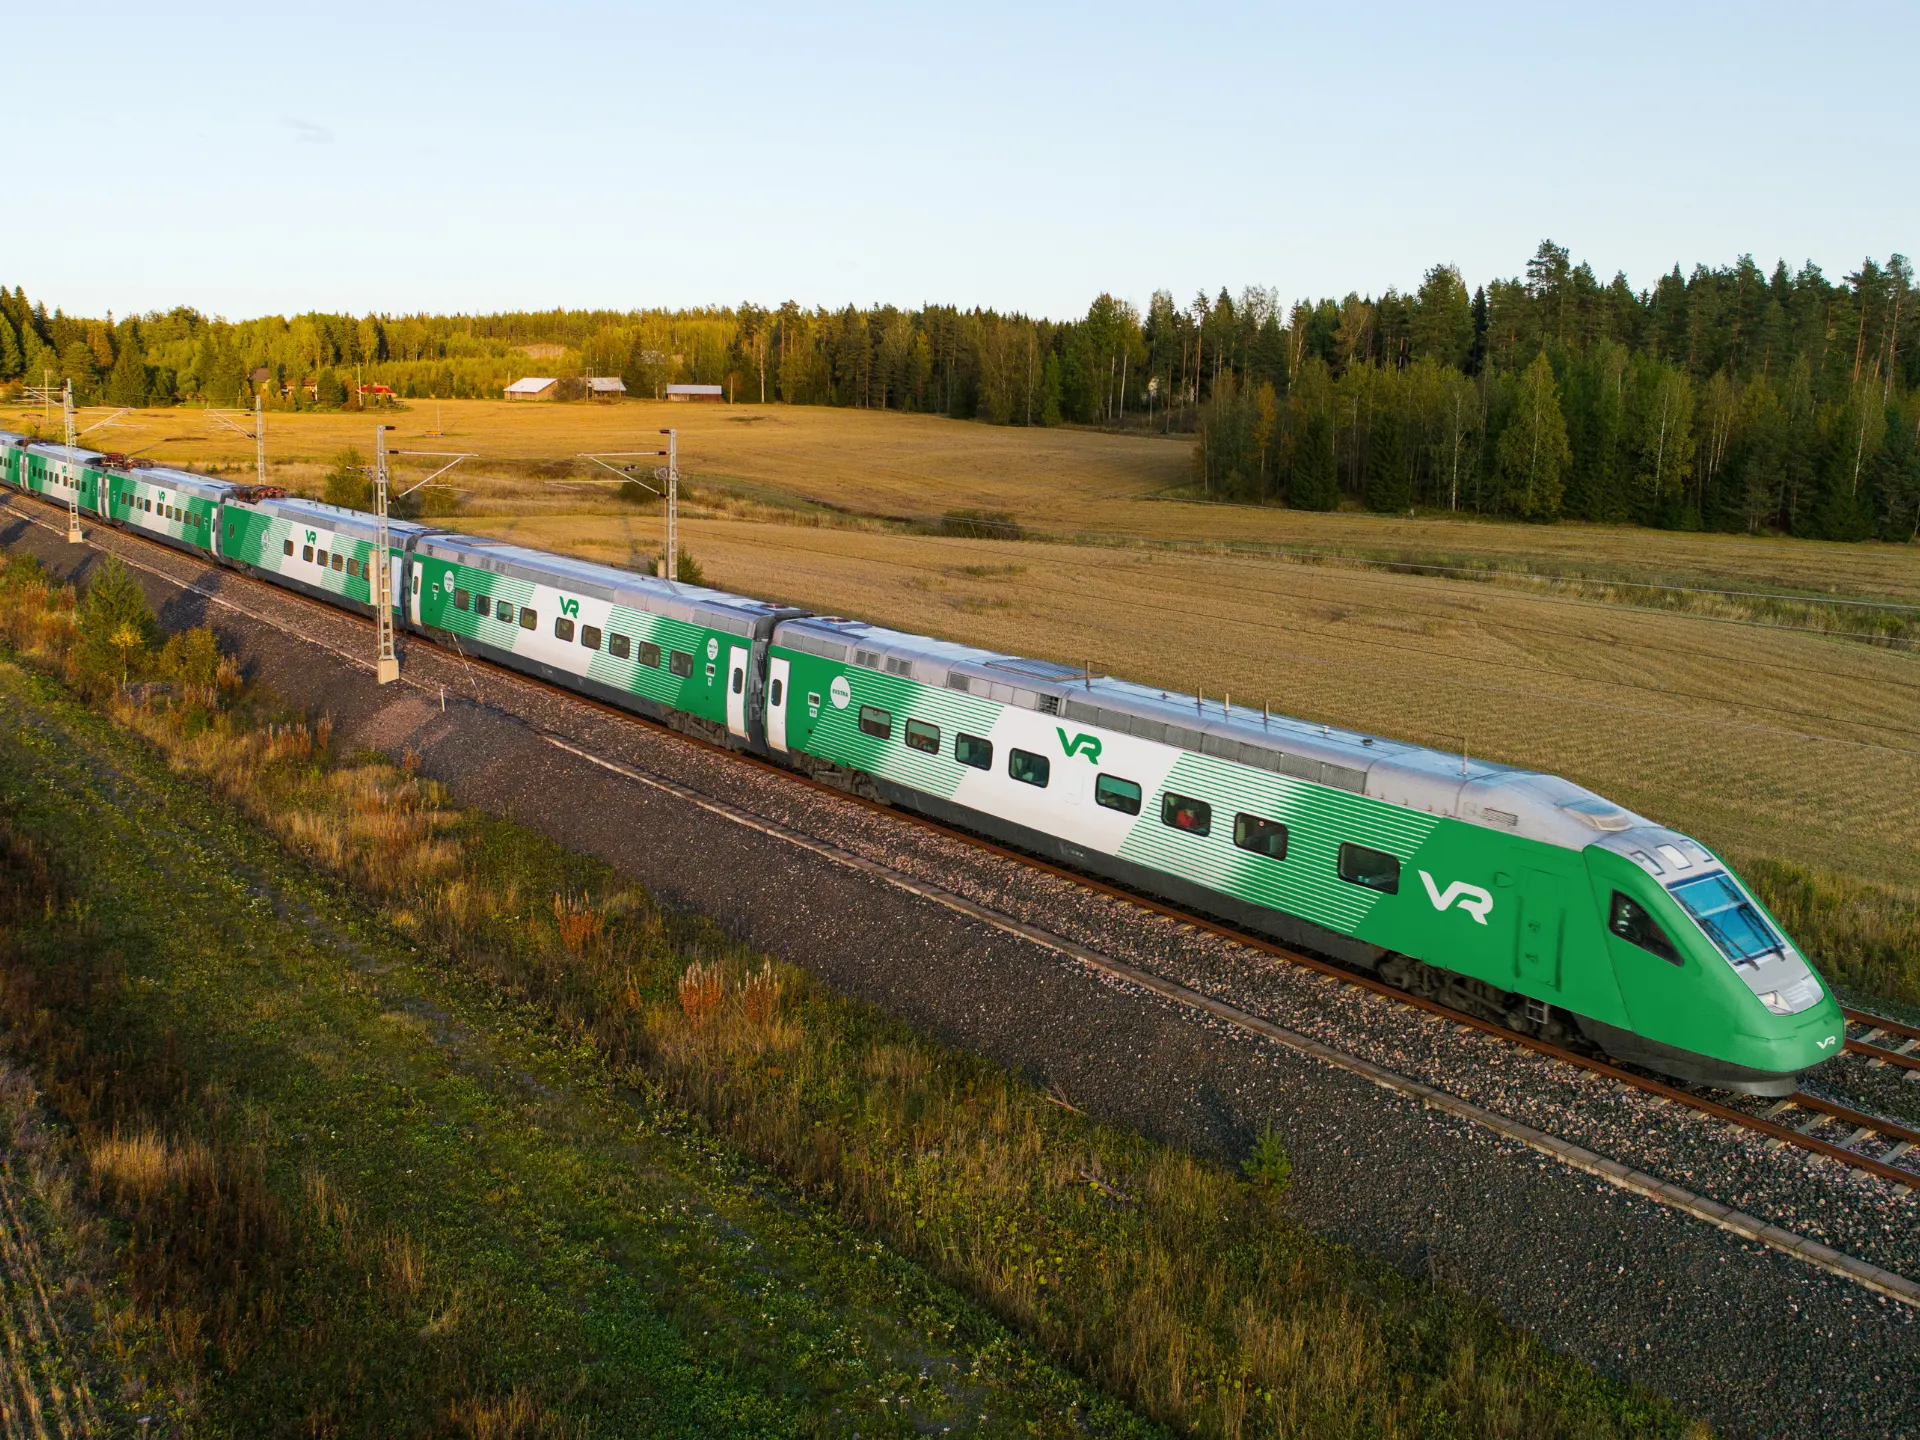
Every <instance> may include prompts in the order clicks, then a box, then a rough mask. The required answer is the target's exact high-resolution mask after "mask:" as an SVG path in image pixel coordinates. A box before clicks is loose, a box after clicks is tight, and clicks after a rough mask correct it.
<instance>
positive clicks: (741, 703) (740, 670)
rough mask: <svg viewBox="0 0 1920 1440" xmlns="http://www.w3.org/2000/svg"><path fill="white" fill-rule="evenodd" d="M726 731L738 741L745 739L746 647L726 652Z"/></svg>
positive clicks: (742, 646) (734, 648)
mask: <svg viewBox="0 0 1920 1440" xmlns="http://www.w3.org/2000/svg"><path fill="white" fill-rule="evenodd" d="M727 729H728V730H729V731H730V732H732V733H733V734H734V735H736V736H738V737H739V738H740V739H742V740H744V739H746V738H747V647H746V646H744V645H735V646H734V647H733V648H732V649H731V650H729V651H728V652H727Z"/></svg>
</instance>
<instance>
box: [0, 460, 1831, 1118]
mask: <svg viewBox="0 0 1920 1440" xmlns="http://www.w3.org/2000/svg"><path fill="white" fill-rule="evenodd" d="M0 479H4V482H5V483H6V484H7V485H8V486H10V487H13V488H15V489H19V490H23V491H25V492H27V493H29V494H33V495H38V496H41V497H42V498H44V499H47V500H49V501H52V502H55V503H58V504H61V505H63V506H64V505H65V504H66V503H67V502H68V500H69V498H72V499H73V500H75V501H77V503H78V504H79V507H80V509H81V510H82V511H83V513H85V514H87V515H90V516H92V517H94V518H95V519H97V520H104V521H106V522H108V523H111V524H114V525H117V526H122V527H124V528H127V529H129V530H134V531H138V532H140V533H143V534H146V535H148V536H150V537H152V538H154V539H157V540H161V541H163V542H165V543H167V544H170V545H174V546H176V547H179V548H182V549H185V550H189V551H192V552H193V553H196V554H199V555H202V556H204V557H206V558H207V559H209V560H211V561H213V562H214V563H217V564H221V565H226V566H231V567H234V568H238V569H242V570H245V571H248V572H250V573H253V574H255V575H258V576H260V577H261V578H263V579H266V580H270V581H272V582H274V583H276V584H280V585H285V586H288V587H289V588H292V589H297V590H301V591H303V592H305V593H307V594H309V595H312V596H316V597H318V598H320V599H323V600H326V601H328V602H330V603H333V604H338V605H342V606H345V607H348V608H351V609H357V610H362V611H365V612H368V613H371V611H372V606H373V605H374V604H375V603H376V601H375V597H374V596H373V595H372V593H371V577H372V575H373V573H374V570H373V566H372V564H371V557H372V554H373V546H374V544H375V537H376V535H377V530H376V528H375V522H374V519H373V517H371V516H369V515H365V514H361V513H359V512H357V511H352V510H343V509H340V508H338V507H336V506H330V505H323V504H319V503H316V502H313V501H307V500H298V499H292V498H288V497H286V496H283V495H280V494H279V493H277V492H274V491H264V490H260V489H258V488H255V487H244V486H233V485H228V484H225V483H222V482H218V481H213V480H208V479H206V478H204V477H196V476H192V475H186V474H182V473H180V472H175V471H168V470H164V469H160V468H145V469H140V468H133V467H130V466H127V465H124V464H116V463H115V457H108V456H102V455H98V454H95V453H93V452H90V451H74V452H69V451H68V450H66V449H65V447H62V446H53V445H44V444H39V443H30V442H28V441H26V440H24V439H22V438H21V437H18V436H7V435H0ZM389 535H390V543H391V546H392V566H391V572H390V573H391V574H392V575H393V577H394V579H393V586H392V593H391V594H389V595H388V596H386V597H385V603H387V604H389V605H391V606H392V607H393V609H394V613H395V621H396V624H397V625H398V626H399V627H400V628H402V629H406V630H411V631H414V632H417V633H419V634H421V635H424V636H428V637H431V638H434V639H436V640H440V641H442V642H444V643H447V644H449V645H452V646H455V647H457V648H458V649H459V650H460V651H461V652H462V653H464V654H467V655H472V656H477V657H482V658H485V659H488V660H492V661H495V662H498V663H500V664H502V665H506V666H510V667H512V668H514V669H517V670H521V671H525V672H528V673H530V674H534V675H537V676H540V677H542V678H544V679H546V680H549V681H552V682H554V683H556V684H559V685H562V686H566V687H568V688H570V689H573V690H577V691H579V692H580V693H582V694H586V695H590V696H593V697H594V698H596V699H599V700H602V701H606V702H609V703H611V704H614V705H618V706H621V707H623V708H625V709H628V710H631V711H634V712H636V713H638V714H642V715H646V716H649V717H651V718H654V719H657V720H661V721H664V722H665V723H667V724H669V725H672V726H675V727H676V728H679V729H681V730H683V731H686V732H689V733H693V734H697V735H701V736H704V737H706V738H708V739H711V740H714V741H716V742H718V743H721V744H725V745H729V746H732V747H734V748H737V749H740V750H745V751H750V752H752V753H754V754H756V755H760V756H762V757H765V758H768V759H772V760H776V761H779V762H781V763H783V764H786V765H789V766H791V767H793V768H794V769H796V770H799V771H802V772H804V773H807V774H810V775H813V776H816V777H820V778H825V779H830V780H832V781H834V782H836V783H838V784H841V785H843V786H845V787H847V788H849V789H851V790H853V791H855V792H857V793H861V794H865V795H868V796H871V797H874V798H878V799H882V800H885V801H888V802H890V803H892V804H894V805H897V806H900V807H903V808H906V809H910V810H914V811H917V812H920V813H922V814H926V815H929V816H933V817H936V818H938V819H940V820H943V821H947V822H950V823H953V824H955V825H959V826H963V827H965V828H967V829H969V830H972V831H976V832H979V833H982V834H985V835H989V836H992V837H994V838H996V839H999V840H1003V841H1006V842H1009V843H1011V844H1014V845H1017V846H1020V847H1022V848H1024V849H1026V850H1029V851H1031V852H1033V853H1036V854H1039V855H1043V856H1046V857H1048V858H1052V859H1058V860H1061V861H1064V862H1065V863H1067V864H1069V865H1072V866H1074V867H1077V868H1078V869H1081V870H1083V871H1086V872H1088V873H1091V874H1094V875H1099V876H1103V877H1106V878H1109V879H1113V880H1117V881H1119V882H1121V883H1123V884H1125V885H1127V886H1130V887H1133V888H1135V889H1137V890H1140V891H1143V892H1146V893H1150V894H1154V895H1158V896H1162V897H1165V898H1167V899H1170V900H1173V901H1175V902H1177V903H1179V904H1182V905H1185V906H1188V907H1191V908H1193V909H1195V910H1198V911H1203V912H1206V913H1208V914H1211V915H1214V916H1217V917H1220V918H1222V919H1225V920H1227V921H1230V922H1231V923H1233V924H1235V925H1238V926H1241V927H1244V928H1245V929H1247V930H1250V931H1254V932H1257V933H1260V934H1264V935H1268V936H1271V937H1274V938H1276V939H1279V940H1281V941H1284V942H1285V943H1287V944H1291V945H1296V946H1300V947H1303V948H1307V949H1311V950H1314V951H1318V952H1320V953H1322V954H1325V955H1327V956H1330V957H1332V958H1334V959H1337V960H1339V961H1342V962H1344V963H1346V964H1348V965H1351V966H1355V967H1358V968H1361V969H1365V970H1369V971H1372V972H1375V973H1378V974H1380V975H1382V976H1383V977H1385V978H1387V979H1389V980H1390V981H1392V982H1393V983H1395V984H1398V985H1401V986H1403V987H1405V988H1408V989H1410V990H1413V991H1415V992H1418V993H1424V994H1430V995H1434V996H1436V997H1438V998H1442V999H1445V1000H1446V1001H1448V1002H1449V1003H1451V1004H1454V1005H1456V1006H1458V1007H1460V1008H1463V1009H1465V1010H1468V1011H1469V1012H1472V1013H1476V1014H1479V1015H1482V1016H1484V1017H1486V1018H1490V1019H1494V1020H1497V1021H1499V1022H1501V1023H1503V1024H1506V1025H1508V1026H1511V1027H1512V1028H1514V1029H1516V1030H1519V1031H1522V1032H1525V1033H1529V1034H1535V1035H1540V1036H1543V1037H1548V1038H1556V1039H1564V1038H1571V1037H1573V1036H1574V1035H1576V1034H1578V1035H1583V1036H1585V1037H1586V1039H1587V1040H1588V1041H1590V1042H1591V1043H1593V1044H1594V1045H1596V1046H1598V1047H1599V1048H1601V1049H1603V1050H1605V1051H1606V1052H1608V1053H1610V1054H1612V1055H1614V1056H1615V1057H1617V1058H1619V1059H1622V1060H1626V1061H1630V1062H1634V1063H1637V1064H1641V1065H1644V1066H1647V1067H1648V1068H1651V1069H1655V1070H1658V1071H1661V1072H1663V1073H1666V1074H1670V1075H1674V1076H1677V1077H1680V1078H1682V1079H1687V1080H1695V1081H1700V1082H1704V1083H1707V1084H1711V1085H1715V1086H1719V1087H1722V1088H1726V1089H1730V1090H1736V1091H1745V1092H1749V1093H1753V1094H1760V1095H1785V1094H1790V1093H1791V1092H1792V1091H1793V1090H1794V1089H1795V1088H1797V1086H1798V1083H1799V1077H1800V1076H1801V1075H1802V1074H1803V1073H1804V1072H1806V1071H1807V1070H1809V1069H1811V1068H1812V1067H1813V1066H1815V1065H1818V1064H1819V1063H1820V1062H1821V1061H1823V1060H1826V1059H1829V1058H1831V1057H1833V1056H1835V1055H1838V1054H1839V1053H1840V1052H1841V1050H1842V1048H1843V1043H1844V1041H1843V1037H1844V1033H1845V1031H1844V1021H1843V1017H1842V1014H1841V1011H1840V1008H1839V1006H1838V1004H1837V1003H1836V1001H1835V1000H1834V998H1833V996H1832V994H1831V993H1830V992H1829V991H1828V989H1827V988H1826V986H1825V985H1824V984H1823V983H1822V982H1821V980H1820V978H1819V976H1818V975H1817V974H1816V973H1815V972H1814V970H1813V968H1812V967H1811V966H1810V965H1809V964H1808V963H1807V960H1806V958H1805V957H1804V956H1803V955H1802V954H1801V953H1800V952H1799V951H1798V950H1797V949H1796V948H1795V947H1794V945H1793V944H1792V942H1791V941H1790V940H1789V939H1788V938H1787V937H1786V935H1785V933H1784V931H1783V929H1782V928H1781V926H1780V925H1779V923H1778V922H1777V921H1776V920H1775V919H1774V918H1773V917H1772V916H1771V915H1769V914H1768V912H1767V911H1766V909H1765V907H1764V906H1762V905H1761V904H1760V902H1759V901H1758V900H1757V899H1755V898H1754V896H1753V894H1752V893H1751V891H1749V890H1748V889H1747V887H1746V886H1745V884H1744V883H1742V881H1741V880H1740V878H1739V877H1738V876H1737V875H1735V874H1734V873H1733V872H1732V870H1731V869H1730V868H1729V867H1728V866H1727V865H1726V864H1725V863H1724V862H1723V861H1722V860H1720V859H1719V857H1717V856H1715V855H1714V854H1712V853H1711V852H1710V851H1709V850H1707V849H1706V847H1704V846H1702V845H1701V844H1699V843H1698V842H1697V841H1694V840H1692V839H1690V838H1688V837H1687V836H1685V835H1682V834H1680V833H1678V832H1676V831H1673V830H1669V829H1667V828H1665V827H1664V826H1661V825H1659V824H1657V823H1655V822H1654V821H1651V820H1648V819H1646V818H1644V817H1642V816H1640V815H1636V814H1634V813H1632V812H1631V811H1628V810H1624V809H1622V808H1621V807H1619V806H1617V805H1614V804H1612V803H1611V802H1609V801H1607V800H1605V799H1603V798H1601V797H1600V796H1598V795H1596V794H1594V793H1593V792H1592V791H1590V790H1586V789H1583V788H1582V787H1580V786H1578V785H1575V784H1573V783H1571V782H1569V781H1566V780H1563V779H1560V778H1558V777H1557V776H1553V775H1547V774H1542V773H1539V772H1537V771H1531V770H1523V769H1517V768H1514V767H1510V766H1504V765H1494V764H1489V763H1486V762H1472V761H1468V760H1466V759H1465V758H1464V757H1462V756H1460V755H1455V754H1446V753H1442V752H1439V751H1435V750H1429V749H1425V748H1423V747H1421V746H1417V745H1408V744H1403V743H1401V742H1398V741H1394V740H1389V739H1385V738H1383V737H1380V736H1375V735H1363V734H1359V733H1355V732H1352V731H1345V730H1338V729H1333V728H1331V727H1328V726H1322V725H1311V724H1308V723H1306V722H1304V721H1299V720H1292V719H1286V718H1282V717H1278V716H1273V715H1269V714H1265V713H1262V712H1258V711H1247V710H1244V709H1237V710H1233V709H1229V708H1227V707H1226V706H1225V705H1224V704H1218V703H1214V702H1210V701H1202V700H1198V699H1195V698H1194V697H1192V696H1187V695H1179V694H1173V693H1169V692H1166V691H1159V690H1154V689H1150V688H1147V687H1144V686H1141V685H1136V684H1132V683H1130V682H1128V681H1124V680H1117V679H1114V678H1112V677H1109V676H1096V675H1090V674H1084V673H1082V672H1080V671H1077V670H1072V669H1069V668H1066V667H1062V666H1059V665H1054V664H1051V663H1049V662H1047V661H1042V660H1028V659H1021V658H1019V657H1016V656H1010V655H1001V654H996V653H993V652H990V651H985V650H977V649H973V648H970V647H967V646H961V645H954V644H950V643H948V642H946V641H941V640H933V639H929V638H927V637H925V636H921V635H910V634H906V633H904V632H901V631H895V630H888V629H884V628H882V627H880V626H876V625H871V624H868V623H866V622H864V621H859V620H849V619H842V618H839V617H830V616H820V615H814V614H809V613H807V612H806V611H803V610H799V609H794V608H792V607H785V606H780V605H774V604H770V603H768V602H765V601H761V600H755V599H752V598H749V597H746V596H741V595H730V594H725V593H723V592H721V591H717V590H711V589H706V588H704V587H701V586H695V585H682V584H677V583H674V582H670V581H666V580H659V579H655V578H653V577H651V576H646V575H639V574H635V573H633V572H630V571H625V570H619V569H614V568H611V567H608V566H604V565H595V564H590V563H588V562H585V561H581V560H575V559H569V558H566V557H562V556H556V555H548V554H544V553H542V552H540V551H536V550H529V549H525V548H523V547H520V546H515V545H508V544H504V543H501V542H499V541H494V540H486V539H480V538H476V537H473V536H468V535H460V534H455V533H452V532H449V531H445V530H439V529H433V528H429V527H425V526H420V525H412V524H406V523H403V522H394V523H393V524H392V525H391V526H390V528H389Z"/></svg>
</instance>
